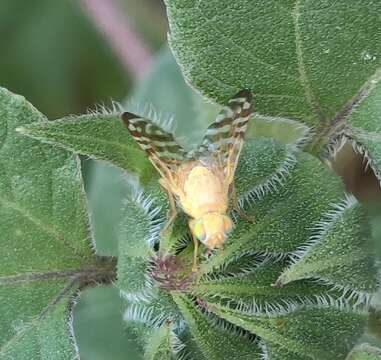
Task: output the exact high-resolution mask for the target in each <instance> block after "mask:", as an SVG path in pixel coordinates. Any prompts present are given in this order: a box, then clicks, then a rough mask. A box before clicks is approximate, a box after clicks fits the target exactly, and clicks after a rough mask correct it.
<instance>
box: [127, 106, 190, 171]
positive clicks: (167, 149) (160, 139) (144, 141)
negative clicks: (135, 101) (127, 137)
mask: <svg viewBox="0 0 381 360" xmlns="http://www.w3.org/2000/svg"><path fill="white" fill-rule="evenodd" d="M122 120H123V122H124V124H125V125H126V127H127V130H128V131H129V132H130V134H131V135H132V137H133V138H134V139H135V140H136V142H137V143H138V145H139V146H140V147H141V148H142V149H143V150H144V151H145V152H146V153H147V155H148V158H149V159H150V161H151V162H152V164H153V165H154V166H155V168H156V169H157V170H158V172H159V173H160V175H161V176H162V177H164V178H168V177H170V176H171V173H172V172H173V171H175V169H176V168H177V167H178V165H179V164H180V163H181V162H182V161H184V159H185V156H186V152H185V150H184V149H183V147H182V146H180V145H179V144H178V143H177V142H176V140H175V139H174V137H173V135H172V134H170V133H168V132H166V131H164V130H163V129H162V128H160V127H159V126H158V125H156V124H154V123H153V122H152V121H150V120H147V119H143V118H141V117H139V116H138V115H135V114H132V113H129V112H125V113H123V114H122Z"/></svg>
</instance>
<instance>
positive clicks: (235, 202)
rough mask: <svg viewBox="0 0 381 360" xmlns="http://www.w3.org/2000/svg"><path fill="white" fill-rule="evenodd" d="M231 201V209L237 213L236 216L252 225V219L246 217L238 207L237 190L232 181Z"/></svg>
mask: <svg viewBox="0 0 381 360" xmlns="http://www.w3.org/2000/svg"><path fill="white" fill-rule="evenodd" d="M230 196H231V200H232V203H233V209H234V210H235V211H236V212H237V214H238V215H239V216H240V217H241V218H242V219H244V220H246V221H247V222H249V223H251V224H254V223H255V221H254V219H253V218H252V217H250V216H248V215H247V214H246V213H245V212H244V211H243V210H242V209H241V208H240V207H239V204H238V196H237V190H236V188H235V185H234V181H233V182H232V184H231V195H230Z"/></svg>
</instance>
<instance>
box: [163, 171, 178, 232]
mask: <svg viewBox="0 0 381 360" xmlns="http://www.w3.org/2000/svg"><path fill="white" fill-rule="evenodd" d="M159 183H160V185H161V186H162V188H163V189H164V191H165V192H166V193H167V195H168V199H169V206H170V209H169V212H168V220H167V222H166V223H165V225H164V227H163V228H162V229H161V234H164V233H165V232H166V231H167V230H168V229H169V227H170V226H171V225H172V223H173V222H174V221H175V219H176V216H177V209H176V201H175V198H174V196H173V193H172V191H171V186H170V185H169V184H168V182H167V181H166V180H165V179H163V178H162V179H160V180H159Z"/></svg>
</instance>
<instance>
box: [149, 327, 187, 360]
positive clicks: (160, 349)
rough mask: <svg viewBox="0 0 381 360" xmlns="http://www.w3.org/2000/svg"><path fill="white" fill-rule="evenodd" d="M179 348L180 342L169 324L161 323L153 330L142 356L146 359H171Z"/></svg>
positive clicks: (180, 346)
mask: <svg viewBox="0 0 381 360" xmlns="http://www.w3.org/2000/svg"><path fill="white" fill-rule="evenodd" d="M181 348H182V344H181V342H180V341H179V339H178V338H177V336H176V334H175V333H174V332H173V330H172V329H171V326H170V324H169V323H163V325H161V326H160V327H159V328H158V329H155V330H154V331H153V333H152V336H151V339H150V341H149V343H148V346H147V348H146V351H145V354H144V358H145V359H146V360H172V359H173V356H174V355H175V354H177V353H178V352H179V351H180V350H181Z"/></svg>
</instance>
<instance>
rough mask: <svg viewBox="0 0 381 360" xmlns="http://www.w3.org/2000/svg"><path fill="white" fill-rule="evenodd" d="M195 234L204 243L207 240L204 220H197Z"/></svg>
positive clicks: (194, 227) (194, 228)
mask: <svg viewBox="0 0 381 360" xmlns="http://www.w3.org/2000/svg"><path fill="white" fill-rule="evenodd" d="M193 233H194V235H196V237H197V239H199V240H200V241H202V242H204V241H205V239H206V232H205V229H204V223H203V221H202V220H197V221H196V222H195V223H194V226H193Z"/></svg>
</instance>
